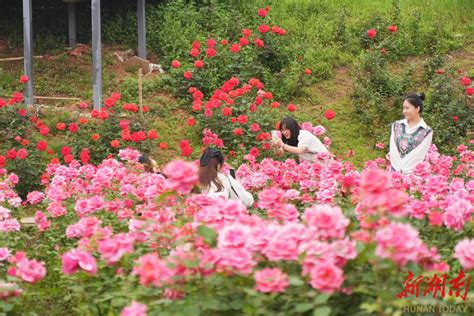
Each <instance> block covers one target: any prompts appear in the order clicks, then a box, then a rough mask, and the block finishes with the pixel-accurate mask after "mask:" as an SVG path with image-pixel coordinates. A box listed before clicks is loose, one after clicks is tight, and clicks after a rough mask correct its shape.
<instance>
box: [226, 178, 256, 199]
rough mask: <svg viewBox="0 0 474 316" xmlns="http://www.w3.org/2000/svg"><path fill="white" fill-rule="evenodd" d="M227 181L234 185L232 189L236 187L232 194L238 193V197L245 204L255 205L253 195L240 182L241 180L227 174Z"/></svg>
mask: <svg viewBox="0 0 474 316" xmlns="http://www.w3.org/2000/svg"><path fill="white" fill-rule="evenodd" d="M226 178H227V181H228V183H230V184H231V185H232V187H231V188H230V190H232V188H234V190H235V192H232V193H230V195H231V196H232V195H235V193H237V198H238V199H239V200H240V202H242V203H243V204H244V205H245V206H247V207H250V206H252V205H253V202H254V200H253V195H252V194H251V193H250V192H248V191H247V190H245V189H244V187H243V186H242V185H241V184H240V183H239V181H237V180H235V179H234V178H233V177H231V176H227V177H226Z"/></svg>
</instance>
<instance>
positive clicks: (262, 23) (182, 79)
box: [170, 9, 303, 97]
mask: <svg viewBox="0 0 474 316" xmlns="http://www.w3.org/2000/svg"><path fill="white" fill-rule="evenodd" d="M262 10H264V11H265V12H266V13H267V15H265V16H262V15H261V11H262ZM262 10H260V11H259V16H257V15H256V17H255V20H256V25H258V27H255V28H250V27H249V28H244V29H243V30H242V32H241V34H235V35H234V37H235V38H234V40H232V39H219V38H214V37H210V38H208V39H206V40H204V41H198V40H195V41H194V42H193V43H192V45H191V47H190V48H189V53H188V54H187V58H184V59H182V60H177V59H174V60H173V61H172V62H171V66H170V72H171V74H172V82H171V84H170V86H171V88H172V89H175V92H176V94H178V95H179V96H182V97H185V96H186V93H187V90H188V89H189V88H190V87H195V88H197V89H199V90H200V91H202V92H203V93H205V94H208V93H211V92H212V91H214V90H216V89H218V88H219V87H220V86H221V84H222V82H224V81H225V80H228V79H229V78H231V77H234V76H237V77H238V78H239V79H240V80H243V81H247V80H249V79H250V78H252V77H256V76H260V79H262V78H261V75H262V73H263V74H264V75H267V74H268V76H266V78H268V79H269V80H270V78H273V77H274V75H275V73H278V72H280V71H281V70H282V69H283V67H284V64H283V63H284V62H285V58H279V55H280V54H282V52H283V50H282V47H283V41H285V36H284V35H285V34H286V31H285V30H284V29H282V28H280V27H278V26H276V25H272V24H273V23H272V21H271V19H270V16H269V15H268V13H269V11H270V9H269V10H266V9H262ZM300 71H301V75H303V69H301V70H300ZM270 74H271V76H270Z"/></svg>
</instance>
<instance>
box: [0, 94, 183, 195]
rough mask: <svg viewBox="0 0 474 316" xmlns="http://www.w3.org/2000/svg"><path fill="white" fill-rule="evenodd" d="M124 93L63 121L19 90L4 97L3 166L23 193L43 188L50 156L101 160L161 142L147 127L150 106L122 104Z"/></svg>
mask: <svg viewBox="0 0 474 316" xmlns="http://www.w3.org/2000/svg"><path fill="white" fill-rule="evenodd" d="M120 99H121V96H120V94H119V93H112V95H111V96H110V97H108V98H106V99H105V100H104V107H103V108H102V109H101V110H100V111H97V110H92V111H90V110H87V109H85V110H84V111H82V112H80V114H79V117H73V116H71V117H70V118H67V119H66V120H64V119H63V120H62V121H55V120H54V119H55V117H56V116H52V115H51V116H50V115H49V114H50V113H48V112H46V113H43V112H41V111H38V112H37V111H35V109H34V108H25V106H24V105H22V102H23V99H22V96H21V94H19V93H15V94H14V95H13V97H12V98H11V99H10V100H8V101H5V100H2V99H0V114H1V115H0V117H1V118H0V136H1V137H2V139H5V141H4V142H3V143H2V145H1V147H0V167H6V168H7V170H9V171H11V172H15V173H16V174H17V175H18V177H19V178H20V182H19V183H18V185H17V191H18V192H19V193H20V195H21V196H22V197H25V196H26V194H27V193H28V192H30V191H33V190H35V189H37V188H39V186H40V177H41V171H39V170H44V168H45V166H46V165H47V164H48V163H49V162H50V161H59V162H61V163H71V162H72V161H73V160H77V161H81V162H82V163H88V162H91V163H99V162H100V161H102V160H103V159H104V158H106V157H108V156H109V155H116V154H117V153H118V151H119V149H120V148H125V147H131V148H136V149H139V150H140V151H142V152H143V153H148V152H149V151H150V149H151V148H154V147H158V144H159V135H158V133H157V131H156V129H153V128H149V127H148V126H151V124H150V121H149V120H150V117H149V115H148V114H147V112H148V109H147V107H146V106H144V107H143V109H142V112H143V113H140V109H139V107H138V106H137V105H135V104H130V103H129V104H127V103H124V104H120V102H119V101H120ZM2 104H3V105H2ZM82 107H84V106H81V108H82ZM85 108H87V107H85ZM89 111H90V112H89ZM176 147H178V144H176Z"/></svg>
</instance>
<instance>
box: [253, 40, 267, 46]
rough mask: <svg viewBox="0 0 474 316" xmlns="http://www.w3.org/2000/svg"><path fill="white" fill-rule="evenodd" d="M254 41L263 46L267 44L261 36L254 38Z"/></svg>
mask: <svg viewBox="0 0 474 316" xmlns="http://www.w3.org/2000/svg"><path fill="white" fill-rule="evenodd" d="M253 42H254V43H255V45H256V46H257V47H260V48H262V47H263V46H265V44H264V42H263V40H262V39H260V38H258V37H256V38H254V39H253Z"/></svg>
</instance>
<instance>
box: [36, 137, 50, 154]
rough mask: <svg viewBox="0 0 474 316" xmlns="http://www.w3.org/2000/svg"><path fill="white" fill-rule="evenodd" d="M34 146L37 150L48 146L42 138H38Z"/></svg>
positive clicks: (42, 149) (43, 149)
mask: <svg viewBox="0 0 474 316" xmlns="http://www.w3.org/2000/svg"><path fill="white" fill-rule="evenodd" d="M36 148H38V150H41V151H45V150H46V148H48V144H47V143H46V142H45V141H44V140H40V141H39V142H38V143H37V144H36Z"/></svg>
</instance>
